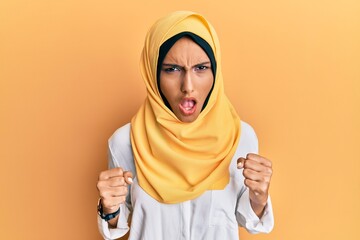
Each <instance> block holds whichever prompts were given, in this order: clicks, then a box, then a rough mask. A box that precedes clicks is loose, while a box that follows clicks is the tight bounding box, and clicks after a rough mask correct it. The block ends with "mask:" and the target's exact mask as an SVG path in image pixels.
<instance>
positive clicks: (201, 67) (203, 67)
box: [195, 65, 210, 71]
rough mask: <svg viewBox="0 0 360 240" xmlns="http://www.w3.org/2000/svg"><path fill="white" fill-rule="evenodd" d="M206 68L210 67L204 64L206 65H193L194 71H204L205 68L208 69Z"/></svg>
mask: <svg viewBox="0 0 360 240" xmlns="http://www.w3.org/2000/svg"><path fill="white" fill-rule="evenodd" d="M208 69H210V67H209V66H206V65H199V66H196V67H195V71H205V70H208Z"/></svg>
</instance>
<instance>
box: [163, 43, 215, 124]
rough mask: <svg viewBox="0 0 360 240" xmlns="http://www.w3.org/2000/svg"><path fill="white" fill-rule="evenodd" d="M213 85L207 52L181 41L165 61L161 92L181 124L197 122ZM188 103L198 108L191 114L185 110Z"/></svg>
mask: <svg viewBox="0 0 360 240" xmlns="http://www.w3.org/2000/svg"><path fill="white" fill-rule="evenodd" d="M213 82H214V76H213V73H212V71H211V63H210V59H209V57H208V56H207V54H206V53H205V52H204V50H202V48H201V47H200V46H199V45H197V44H196V43H195V42H193V41H192V40H191V39H189V38H187V37H183V38H181V39H179V40H178V41H177V42H176V43H175V44H174V45H173V46H172V48H171V49H170V50H169V52H168V53H167V54H166V56H165V58H164V61H163V64H162V67H161V72H160V89H161V91H162V93H163V94H164V96H165V98H166V99H167V100H168V102H169V104H170V107H171V110H172V111H173V112H174V114H175V115H176V117H177V118H178V119H179V120H180V121H182V122H193V121H195V120H196V119H197V117H198V116H199V114H200V112H201V109H202V107H203V105H204V102H205V100H206V97H207V95H208V94H209V92H210V90H211V87H212V85H213ZM186 101H192V102H193V103H194V104H195V105H194V106H193V107H192V108H191V110H189V111H186V107H184V102H186ZM184 108H185V110H184Z"/></svg>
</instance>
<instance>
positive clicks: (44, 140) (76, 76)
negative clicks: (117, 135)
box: [0, 0, 360, 240]
mask: <svg viewBox="0 0 360 240" xmlns="http://www.w3.org/2000/svg"><path fill="white" fill-rule="evenodd" d="M173 10H193V11H197V12H200V13H202V14H204V15H205V16H206V17H207V18H208V20H209V21H210V22H212V24H213V25H214V27H215V29H216V30H217V32H218V35H219V38H220V42H221V46H222V53H223V54H222V59H223V66H224V67H223V74H224V79H225V88H226V93H227V95H228V96H229V98H230V99H231V101H232V102H233V104H234V106H235V107H236V109H237V110H238V112H239V115H240V116H241V117H242V119H243V120H245V121H247V122H249V123H250V124H251V125H252V126H253V127H254V128H255V130H256V132H257V134H258V137H259V141H260V153H261V154H262V155H264V156H266V157H268V158H270V159H271V160H272V161H273V164H274V175H273V180H272V184H271V194H272V200H273V205H274V212H275V221H276V222H275V229H274V231H273V232H272V233H271V234H269V235H263V234H262V235H254V236H252V235H249V234H247V233H246V232H245V231H244V230H241V231H240V236H241V239H248V240H250V239H259V240H260V239H276V240H278V239H286V240H297V239H299V240H300V239H301V240H303V239H327V240H335V239H346V240H349V239H354V240H355V239H360V231H359V216H360V207H359V205H360V157H359V156H360V150H359V149H360V144H359V139H360V2H359V1H357V0H353V1H351V0H344V1H336V0H330V1H329V0H328V1H325V0H322V1H314V0H303V1H300V0H299V1H288V0H275V1H225V0H223V1H205V0H196V1H160V0H157V1H118V0H117V1H115V0H108V1H94V0H86V1H85V0H76V1H74V0H67V1H65V0H64V1H45V0H43V1H41V0H33V1H25V0H8V1H5V0H4V1H1V2H0V161H1V167H0V187H1V189H0V194H1V197H0V239H100V235H99V234H98V230H97V224H96V210H95V208H96V207H95V206H96V202H97V190H96V187H95V186H96V181H97V176H98V173H99V172H100V171H101V170H104V169H106V167H107V149H106V147H107V139H108V138H109V137H110V135H111V134H112V133H113V132H114V130H115V129H117V128H118V127H120V126H122V125H123V124H125V123H127V122H129V121H130V118H131V117H132V116H133V115H134V114H135V112H136V111H137V109H138V107H139V106H140V104H141V103H142V102H143V100H144V97H145V87H144V85H143V82H142V80H141V77H140V74H139V67H138V64H139V58H140V52H141V49H142V44H143V40H144V37H145V34H146V32H147V30H148V28H149V27H150V25H151V24H152V23H153V22H154V21H155V20H156V19H158V18H159V17H161V16H163V15H165V14H167V13H169V12H170V11H173Z"/></svg>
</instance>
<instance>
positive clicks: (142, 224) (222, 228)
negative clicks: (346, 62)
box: [98, 122, 274, 240]
mask: <svg viewBox="0 0 360 240" xmlns="http://www.w3.org/2000/svg"><path fill="white" fill-rule="evenodd" d="M248 153H258V140H257V137H256V134H255V132H254V130H253V129H252V127H251V126H250V125H248V124H247V123H245V122H241V136H240V141H239V145H238V147H237V150H236V152H235V154H234V157H233V159H232V161H231V163H230V166H229V170H230V182H229V184H228V185H227V186H226V187H225V189H223V190H208V191H206V192H204V193H203V194H202V195H201V196H200V197H198V198H196V199H193V200H188V201H185V202H181V203H177V204H164V203H160V202H158V201H156V200H155V199H153V198H152V197H151V196H150V195H148V194H147V193H146V192H145V191H144V190H143V189H142V188H141V187H140V186H139V184H138V181H137V178H136V169H135V165H134V158H133V154H132V149H131V142H130V124H127V125H125V126H123V127H121V128H119V129H118V130H116V131H115V133H114V134H113V135H112V136H111V138H110V139H109V168H114V167H122V168H123V169H124V170H126V171H132V173H133V176H134V178H133V184H131V185H130V186H129V194H128V196H127V198H126V203H124V204H121V205H120V215H119V219H118V223H117V227H116V228H114V229H109V227H108V223H107V222H106V221H105V220H102V219H101V218H100V217H99V216H98V227H99V231H100V233H101V235H102V236H103V237H104V239H116V238H119V237H122V236H124V235H125V234H126V233H127V232H128V231H129V229H130V236H129V239H130V240H140V239H145V240H161V239H164V240H177V239H178V240H182V239H186V240H202V239H207V240H212V239H213V240H216V239H227V240H235V239H239V233H238V226H241V227H244V228H246V229H247V230H248V231H249V232H251V233H260V232H262V233H268V232H270V231H271V230H272V228H273V226H274V217H273V212H272V205H271V200H270V197H269V198H268V201H267V205H266V207H265V211H264V214H263V216H262V218H261V219H259V218H258V217H257V215H256V214H255V213H254V211H253V210H252V208H251V205H250V199H249V190H248V188H247V187H246V186H245V185H244V176H243V175H242V170H240V169H237V167H236V166H237V159H238V158H239V157H246V155H247V154H248ZM131 212H132V220H131V227H129V225H128V222H127V219H128V216H129V214H130V213H131Z"/></svg>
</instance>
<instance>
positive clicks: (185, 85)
mask: <svg viewBox="0 0 360 240" xmlns="http://www.w3.org/2000/svg"><path fill="white" fill-rule="evenodd" d="M193 91H194V84H193V80H192V76H191V72H190V71H185V73H184V75H183V79H182V84H181V92H183V93H184V94H188V93H192V92H193Z"/></svg>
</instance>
